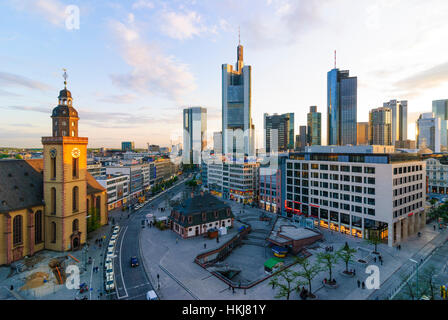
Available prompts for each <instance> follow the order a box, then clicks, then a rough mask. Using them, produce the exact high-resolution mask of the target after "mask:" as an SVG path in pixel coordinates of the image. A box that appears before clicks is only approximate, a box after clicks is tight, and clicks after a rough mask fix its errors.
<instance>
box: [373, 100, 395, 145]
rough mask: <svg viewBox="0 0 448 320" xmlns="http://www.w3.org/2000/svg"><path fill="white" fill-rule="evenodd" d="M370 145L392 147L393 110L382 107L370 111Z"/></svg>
mask: <svg viewBox="0 0 448 320" xmlns="http://www.w3.org/2000/svg"><path fill="white" fill-rule="evenodd" d="M369 144H371V145H382V146H391V145H392V109H390V108H386V107H382V108H377V109H373V110H370V112H369Z"/></svg>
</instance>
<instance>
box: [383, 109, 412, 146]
mask: <svg viewBox="0 0 448 320" xmlns="http://www.w3.org/2000/svg"><path fill="white" fill-rule="evenodd" d="M383 107H387V108H390V109H391V110H392V145H395V142H397V141H406V140H407V139H408V102H407V100H403V101H398V100H390V101H389V102H384V103H383Z"/></svg>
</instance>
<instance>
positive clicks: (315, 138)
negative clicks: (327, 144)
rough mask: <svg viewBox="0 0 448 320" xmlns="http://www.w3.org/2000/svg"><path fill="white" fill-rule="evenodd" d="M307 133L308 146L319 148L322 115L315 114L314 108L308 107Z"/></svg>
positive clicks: (315, 108)
mask: <svg viewBox="0 0 448 320" xmlns="http://www.w3.org/2000/svg"><path fill="white" fill-rule="evenodd" d="M307 125H308V128H307V131H308V139H307V140H308V141H307V142H308V145H310V146H314V145H318V146H320V145H321V144H322V143H321V142H322V141H321V137H322V114H321V113H320V112H317V107H316V106H311V107H310V112H309V113H308V115H307Z"/></svg>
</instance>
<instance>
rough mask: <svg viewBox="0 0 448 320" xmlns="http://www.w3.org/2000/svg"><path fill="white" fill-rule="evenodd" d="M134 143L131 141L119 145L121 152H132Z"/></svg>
mask: <svg viewBox="0 0 448 320" xmlns="http://www.w3.org/2000/svg"><path fill="white" fill-rule="evenodd" d="M133 150H134V142H133V141H123V142H122V143H121V151H133Z"/></svg>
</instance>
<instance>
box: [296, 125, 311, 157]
mask: <svg viewBox="0 0 448 320" xmlns="http://www.w3.org/2000/svg"><path fill="white" fill-rule="evenodd" d="M306 129H307V128H306V126H300V127H299V134H298V135H297V136H296V147H295V150H296V151H303V150H305V147H306V146H307V145H308V143H307V141H308V134H307V132H306Z"/></svg>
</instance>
